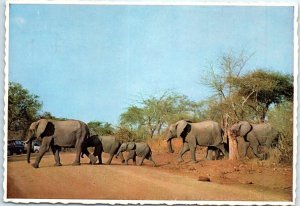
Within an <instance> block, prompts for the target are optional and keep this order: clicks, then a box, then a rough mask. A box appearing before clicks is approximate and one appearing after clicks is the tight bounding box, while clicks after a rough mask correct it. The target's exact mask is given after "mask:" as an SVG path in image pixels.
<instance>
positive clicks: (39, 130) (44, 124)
mask: <svg viewBox="0 0 300 206" xmlns="http://www.w3.org/2000/svg"><path fill="white" fill-rule="evenodd" d="M37 123H38V124H37V127H36V137H37V138H39V137H41V135H42V134H43V133H44V131H45V129H46V127H47V124H48V120H46V119H41V120H39V121H37Z"/></svg>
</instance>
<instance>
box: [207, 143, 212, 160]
mask: <svg viewBox="0 0 300 206" xmlns="http://www.w3.org/2000/svg"><path fill="white" fill-rule="evenodd" d="M213 151H214V150H213V147H211V146H208V147H207V152H206V159H207V160H212V157H213Z"/></svg>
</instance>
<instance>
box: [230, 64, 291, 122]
mask: <svg viewBox="0 0 300 206" xmlns="http://www.w3.org/2000/svg"><path fill="white" fill-rule="evenodd" d="M229 81H231V83H232V84H233V85H234V86H235V87H236V90H237V91H236V92H237V93H236V96H240V97H241V99H242V103H241V104H245V106H247V107H248V109H252V110H253V112H254V113H255V115H256V118H257V119H259V120H261V121H264V120H265V117H266V113H267V111H268V109H269V107H270V106H271V105H272V104H279V103H281V102H282V101H284V100H288V101H292V100H293V90H294V87H293V77H292V76H291V75H283V74H280V73H279V72H269V71H264V70H260V69H259V70H256V71H254V72H250V73H249V74H247V75H244V76H242V77H236V78H231V79H230V80H229Z"/></svg>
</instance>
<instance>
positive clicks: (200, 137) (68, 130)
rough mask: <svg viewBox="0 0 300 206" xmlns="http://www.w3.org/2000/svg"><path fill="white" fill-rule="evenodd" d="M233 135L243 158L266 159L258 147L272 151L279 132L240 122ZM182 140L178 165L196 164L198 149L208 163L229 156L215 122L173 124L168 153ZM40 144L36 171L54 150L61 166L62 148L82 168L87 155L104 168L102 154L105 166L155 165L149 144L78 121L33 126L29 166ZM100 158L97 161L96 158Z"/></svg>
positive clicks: (28, 136) (45, 121)
mask: <svg viewBox="0 0 300 206" xmlns="http://www.w3.org/2000/svg"><path fill="white" fill-rule="evenodd" d="M230 131H231V133H232V134H233V135H234V136H235V137H237V136H240V137H242V138H243V141H238V145H239V147H241V151H242V155H243V156H245V155H246V152H247V149H248V148H249V147H251V148H252V150H253V152H254V154H255V155H256V156H257V157H258V158H260V159H264V158H266V156H265V154H261V153H260V152H259V146H266V147H267V148H270V147H271V146H272V145H274V144H276V143H277V141H278V136H279V134H278V132H277V131H276V130H275V129H274V128H273V127H272V126H271V125H270V124H267V123H262V124H250V123H249V122H246V121H241V122H239V123H236V124H234V125H232V127H231V128H230ZM175 137H181V138H182V140H183V146H182V149H181V151H180V153H179V162H181V161H183V158H182V157H183V155H184V154H185V153H186V152H188V151H190V152H191V161H192V162H194V163H195V162H196V147H197V145H199V146H206V147H207V148H208V149H207V155H206V158H207V159H211V156H212V153H213V152H215V153H216V158H218V157H219V156H220V154H222V155H223V156H227V155H228V145H227V144H226V141H224V139H225V138H224V132H223V130H222V128H221V127H220V125H219V124H218V123H217V122H214V121H203V122H198V123H193V122H190V121H187V120H180V121H178V122H176V123H174V124H171V125H170V126H169V128H168V134H167V143H168V149H169V152H171V153H172V152H174V150H173V148H172V139H173V138H175ZM35 139H39V140H41V142H42V143H41V147H40V151H39V153H38V154H37V157H36V160H35V162H34V163H33V164H32V166H33V167H34V168H38V167H39V163H40V161H41V159H42V157H43V155H44V154H45V153H46V152H47V151H48V150H49V149H50V148H51V150H52V152H53V155H54V159H55V166H61V162H60V156H59V152H60V151H61V148H62V147H73V148H75V150H76V156H75V160H74V162H73V165H80V158H81V157H83V156H84V155H86V156H87V157H88V158H89V159H90V163H92V164H95V163H96V162H97V159H98V163H99V164H102V152H104V153H108V154H109V159H108V160H107V162H106V164H111V161H112V158H113V157H114V156H116V157H117V158H120V159H121V161H122V163H125V164H128V161H129V160H130V159H132V160H133V163H134V164H136V157H137V156H139V157H141V161H140V162H139V163H138V165H141V164H142V163H143V161H144V159H148V160H149V161H151V162H152V164H153V166H156V163H155V162H154V160H153V159H152V151H151V148H150V147H149V145H148V144H146V143H142V142H137V143H135V142H124V143H121V142H120V141H119V140H118V139H117V138H116V137H114V136H98V135H90V132H89V128H88V126H87V125H86V124H85V123H84V122H81V121H78V120H65V121H59V120H50V119H40V120H38V121H36V122H33V123H32V124H31V125H30V127H29V130H28V135H27V141H26V143H27V162H28V163H30V154H31V149H30V148H31V145H32V142H33V140H35ZM88 147H94V153H93V154H90V153H89V151H88V149H87V148H88ZM125 151H128V152H129V154H128V156H127V157H126V159H124V157H123V154H122V152H125ZM97 157H98V158H97Z"/></svg>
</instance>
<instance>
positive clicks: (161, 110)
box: [120, 93, 201, 138]
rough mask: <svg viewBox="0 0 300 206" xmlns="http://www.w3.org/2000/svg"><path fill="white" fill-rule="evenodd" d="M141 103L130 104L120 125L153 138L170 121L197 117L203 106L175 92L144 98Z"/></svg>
mask: <svg viewBox="0 0 300 206" xmlns="http://www.w3.org/2000/svg"><path fill="white" fill-rule="evenodd" d="M140 105H141V106H140V107H138V106H136V105H132V106H129V107H128V108H127V111H126V112H124V113H122V114H121V118H120V125H121V126H122V127H125V128H127V129H128V130H130V131H131V132H133V133H135V134H136V135H137V136H141V138H146V136H150V138H152V137H153V135H154V134H160V133H161V132H162V130H163V129H164V128H166V126H167V125H168V124H169V123H172V122H175V121H177V120H179V119H192V120H194V119H197V118H198V117H199V116H200V115H198V114H199V113H197V112H198V108H199V107H200V106H201V104H197V103H195V102H192V101H190V100H188V98H187V97H186V96H183V95H178V94H174V93H164V94H163V95H162V96H160V97H154V96H152V97H149V98H148V99H142V100H141V102H140Z"/></svg>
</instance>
